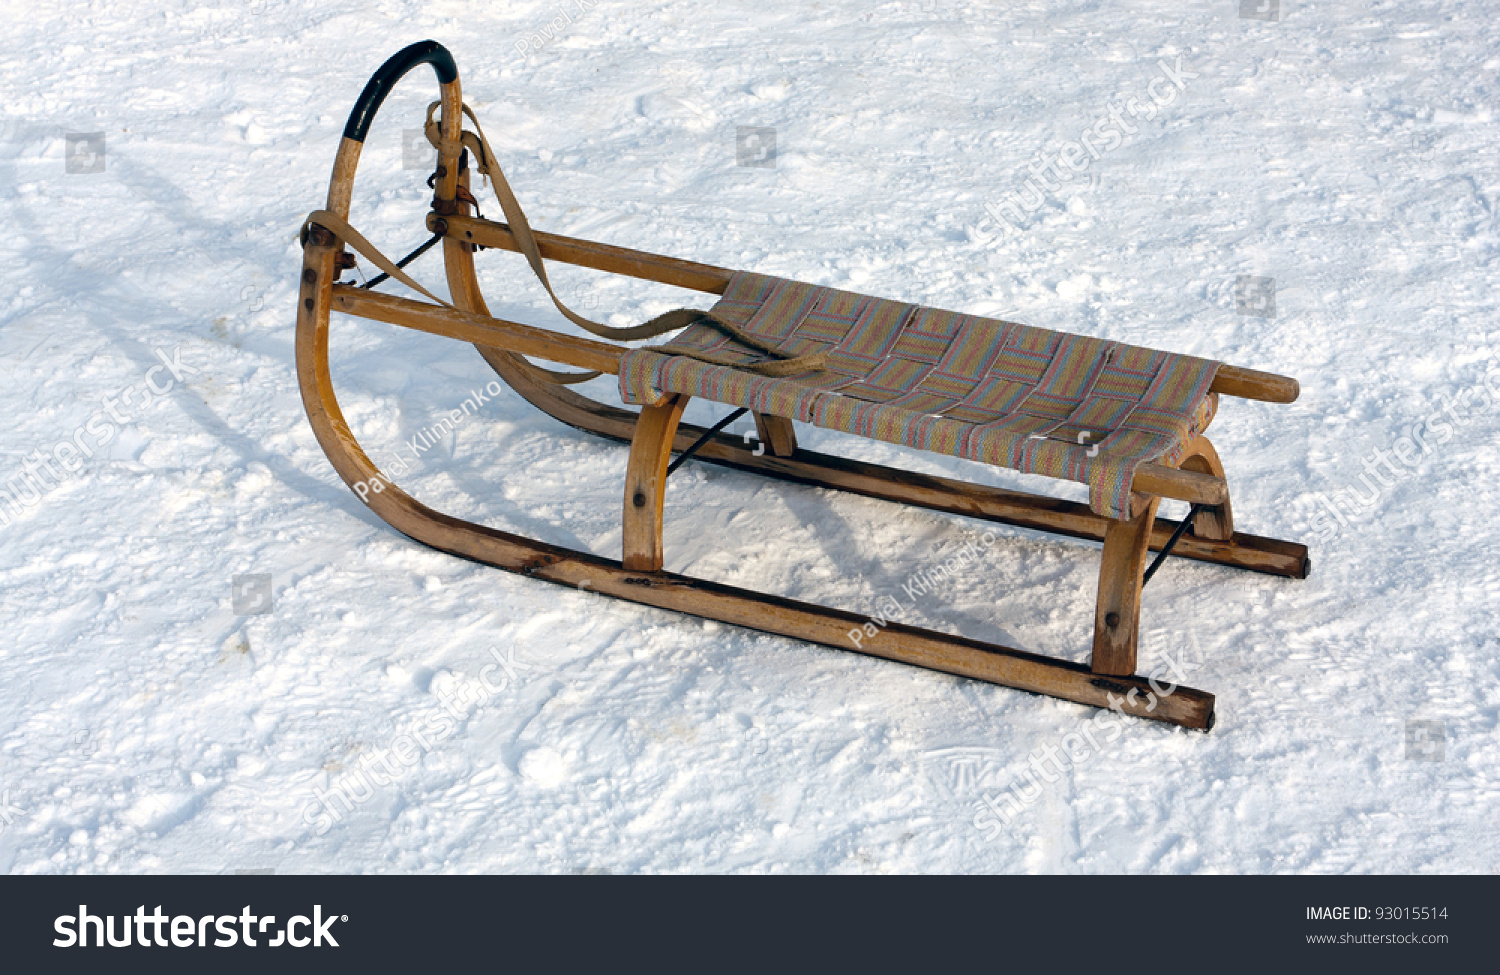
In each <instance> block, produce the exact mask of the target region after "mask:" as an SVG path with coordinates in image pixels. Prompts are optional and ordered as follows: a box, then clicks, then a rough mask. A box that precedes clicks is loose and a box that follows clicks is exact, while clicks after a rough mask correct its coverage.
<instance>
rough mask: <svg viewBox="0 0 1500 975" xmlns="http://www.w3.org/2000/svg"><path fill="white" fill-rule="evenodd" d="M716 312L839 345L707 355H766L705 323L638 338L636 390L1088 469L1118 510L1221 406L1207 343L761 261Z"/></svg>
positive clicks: (746, 324)
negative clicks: (860, 283) (1015, 317)
mask: <svg viewBox="0 0 1500 975" xmlns="http://www.w3.org/2000/svg"><path fill="white" fill-rule="evenodd" d="M712 313H713V315H714V316H716V317H718V318H720V319H721V320H723V321H727V322H730V323H732V324H734V325H737V326H739V327H740V328H742V329H744V330H745V331H747V332H749V333H751V334H752V335H754V336H755V337H757V338H760V339H762V340H764V341H765V342H767V343H769V344H770V345H772V346H774V347H776V348H779V349H782V350H784V351H786V352H789V353H793V354H797V355H801V354H805V353H810V352H824V353H825V355H826V361H827V369H826V370H824V371H821V372H814V373H808V374H805V375H801V376H792V377H781V378H772V377H767V376H760V375H756V374H753V373H750V372H747V371H744V370H743V369H738V368H735V367H734V366H729V365H717V364H714V363H709V362H703V361H700V360H698V359H694V358H691V357H690V355H691V354H692V353H711V354H712V355H713V356H714V357H715V358H721V359H722V358H727V359H729V361H731V362H734V361H739V362H742V363H743V364H745V365H750V364H753V363H756V362H761V361H764V359H765V356H764V355H763V354H762V353H759V352H756V351H753V350H751V349H749V348H747V347H746V346H744V345H741V344H740V343H738V342H736V341H735V340H733V339H732V338H730V337H729V336H728V335H726V334H725V333H724V332H723V331H722V330H720V329H717V328H715V327H713V326H712V325H709V324H698V325H693V326H690V327H689V328H687V329H685V330H683V331H682V332H681V333H679V334H678V335H677V336H675V337H674V338H673V339H672V340H671V341H670V342H667V343H665V344H664V345H661V346H656V347H651V348H641V349H633V350H631V351H630V352H627V353H626V354H625V355H624V357H623V359H622V360H621V364H620V365H621V368H620V395H621V397H622V399H624V401H625V402H627V403H632V404H641V405H656V404H659V403H661V402H662V401H663V400H664V399H665V398H666V397H667V396H668V395H669V394H672V393H687V394H690V395H692V396H699V397H703V398H705V399H709V400H713V401H714V402H718V403H725V404H728V405H732V406H743V407H748V408H750V409H752V410H755V411H757V412H760V413H765V414H770V415H774V416H781V417H786V418H789V419H792V420H801V421H803V422H806V423H812V424H815V425H817V426H820V427H826V428H828V429H831V430H842V431H844V432H846V433H853V434H857V435H859V436H863V437H869V438H873V439H876V440H884V441H886V442H889V443H895V444H903V445H906V446H910V447H916V448H918V449H921V450H930V451H934V452H937V453H943V454H951V455H953V456H957V457H965V458H968V459H970V460H977V461H982V462H984V463H987V464H994V465H997V466H1001V467H1008V468H1012V469H1014V470H1018V471H1025V472H1029V473H1036V474H1044V475H1047V476H1050V477H1057V478H1065V479H1068V480H1072V481H1080V482H1082V483H1085V484H1087V485H1088V486H1089V502H1090V505H1091V507H1092V508H1093V510H1094V511H1095V512H1097V513H1099V514H1101V515H1104V516H1106V517H1110V518H1127V517H1129V516H1130V484H1131V479H1132V477H1133V476H1134V473H1135V469H1136V467H1137V465H1139V464H1143V463H1147V462H1153V461H1154V462H1159V463H1164V464H1168V465H1171V464H1175V463H1176V462H1177V461H1178V459H1179V458H1180V456H1181V454H1182V452H1183V451H1184V450H1185V449H1186V447H1187V445H1188V444H1189V443H1190V442H1191V440H1192V439H1193V437H1194V436H1196V435H1197V434H1198V433H1199V432H1200V431H1201V430H1202V429H1204V428H1205V427H1206V426H1207V425H1208V422H1209V420H1211V419H1212V416H1213V409H1214V401H1215V398H1214V397H1211V396H1209V393H1208V391H1209V386H1210V384H1211V383H1212V382H1213V379H1214V374H1215V373H1216V372H1217V370H1218V367H1219V363H1217V362H1214V361H1211V360H1207V359H1199V358H1195V357H1193V356H1185V355H1175V354H1171V353H1166V352H1158V351H1155V350H1152V349H1145V348H1140V347H1138V346H1133V345H1126V344H1123V343H1120V342H1111V341H1107V340H1104V339H1097V338H1090V337H1087V336H1082V335H1070V334H1068V333H1065V332H1054V331H1049V330H1047V329H1041V328H1032V327H1030V326H1026V325H1019V324H1016V323H1014V322H1005V321H1000V320H997V319H993V318H980V317H977V316H974V315H964V314H960V313H958V312H951V311H941V310H938V309H933V308H923V307H920V306H917V305H912V304H907V303H904V302H899V301H891V300H888V299H882V298H871V297H868V296H866V295H859V294H854V293H852V292H848V291H839V290H836V289H833V288H823V287H818V286H816V285H810V284H804V283H802V282H798V281H790V280H787V279H785V278H776V277H769V276H767V275H762V274H752V273H749V272H739V273H737V274H735V275H734V277H733V279H732V280H731V281H730V283H729V287H728V289H727V290H726V291H725V292H724V296H723V298H722V299H721V300H720V301H719V302H718V303H717V304H715V305H714V307H713V309H712ZM673 353H679V354H673ZM680 353H689V355H683V354H680Z"/></svg>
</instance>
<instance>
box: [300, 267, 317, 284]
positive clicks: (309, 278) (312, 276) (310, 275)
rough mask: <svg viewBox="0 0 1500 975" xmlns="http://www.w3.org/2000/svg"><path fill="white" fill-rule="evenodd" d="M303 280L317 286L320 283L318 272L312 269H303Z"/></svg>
mask: <svg viewBox="0 0 1500 975" xmlns="http://www.w3.org/2000/svg"><path fill="white" fill-rule="evenodd" d="M302 280H303V281H304V282H306V283H307V284H317V283H318V272H317V271H314V270H313V269H312V268H310V267H309V268H303V269H302Z"/></svg>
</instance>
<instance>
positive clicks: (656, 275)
mask: <svg viewBox="0 0 1500 975" xmlns="http://www.w3.org/2000/svg"><path fill="white" fill-rule="evenodd" d="M439 219H444V220H447V221H448V236H449V237H453V238H455V239H457V240H465V241H468V242H470V243H473V244H482V245H483V246H485V247H496V248H499V249H501V250H508V251H515V252H516V253H518V254H519V253H520V252H521V251H520V248H519V247H518V246H516V238H515V236H514V235H512V234H511V232H510V228H509V227H507V226H506V225H505V224H503V223H496V222H495V221H493V220H484V219H481V218H479V217H462V216H453V217H442V218H439V217H438V216H437V215H436V214H429V215H428V217H427V229H428V230H430V231H432V232H433V233H436V232H437V226H436V225H437V221H438V220H439ZM532 232H533V233H534V234H535V235H536V242H537V248H538V249H539V250H541V252H542V256H543V257H544V258H546V259H547V260H549V261H562V262H563V263H564V264H576V265H578V266H579V267H588V268H593V269H594V270H596V271H609V272H610V273H612V274H624V275H626V276H628V277H632V278H641V279H642V280H645V281H656V282H659V283H661V284H672V285H676V286H677V287H679V288H688V289H690V290H692V291H701V292H703V293H705V294H711V295H721V294H723V293H724V289H725V288H727V287H729V279H730V277H731V276H733V274H734V272H733V271H731V270H730V269H729V268H725V267H714V266H713V265H712V264H699V263H697V262H695V261H683V260H678V259H677V258H675V257H663V256H662V255H660V254H648V253H647V252H645V251H638V250H631V249H630V248H629V247H616V246H614V245H613V244H600V243H596V242H594V241H591V240H580V239H578V238H576V237H563V236H561V235H560V234H549V233H546V232H544V231H540V230H533V231H532Z"/></svg>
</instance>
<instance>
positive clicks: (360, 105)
mask: <svg viewBox="0 0 1500 975" xmlns="http://www.w3.org/2000/svg"><path fill="white" fill-rule="evenodd" d="M419 64H430V65H432V70H433V71H436V72H437V79H438V83H439V84H444V85H446V84H448V83H449V82H451V81H453V80H454V79H456V78H457V77H458V66H457V65H455V64H454V63H453V55H451V54H449V53H448V49H447V48H446V47H444V46H443V45H441V44H439V43H438V42H437V41H418V42H417V43H415V44H412V45H411V46H409V47H405V48H402V49H401V50H400V51H399V52H397V53H396V54H395V55H394V56H393V57H392V58H391V59H390V60H389V61H387V62H386V63H385V64H382V65H381V66H380V69H379V70H377V71H376V72H375V74H374V75H372V76H371V77H370V83H369V84H367V85H365V90H364V91H362V92H360V94H359V101H357V102H355V103H354V111H352V112H350V113H349V124H348V125H346V126H344V138H346V139H353V140H354V141H355V142H363V141H365V136H366V135H368V134H369V133H370V123H371V122H373V121H375V113H376V112H378V111H380V103H381V102H383V101H385V96H386V95H389V94H390V93H391V89H392V88H394V87H396V82H398V81H400V80H401V79H402V78H403V77H405V75H406V73H407V72H408V71H410V70H411V69H412V68H415V67H416V66H417V65H419Z"/></svg>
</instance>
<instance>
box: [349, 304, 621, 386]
mask: <svg viewBox="0 0 1500 975" xmlns="http://www.w3.org/2000/svg"><path fill="white" fill-rule="evenodd" d="M333 310H334V311H341V312H344V313H346V314H349V315H359V316H360V317H362V318H373V319H374V320H375V321H377V322H385V323H387V324H389V325H401V326H403V327H405V328H414V329H416V330H417V331H419V332H428V333H430V334H432V335H442V336H445V337H447V338H450V339H458V340H460V341H463V342H473V343H475V344H476V345H487V346H493V347H495V348H500V349H507V350H509V351H511V352H519V353H520V354H521V355H529V356H535V357H536V358H538V359H546V360H547V361H549V362H561V363H564V364H566V365H570V366H579V367H580V368H583V369H596V370H598V371H599V372H607V373H618V372H619V371H620V355H621V354H622V353H623V352H624V350H623V349H620V348H617V347H616V346H613V345H607V344H605V343H603V342H597V341H595V340H593V339H586V338H581V337H579V336H576V335H564V334H562V333H561V332H553V331H549V330H547V329H545V328H535V327H533V326H531V325H522V324H521V323H519V322H508V321H506V320H505V319H503V318H491V317H489V316H481V315H475V314H470V313H468V312H462V311H455V310H454V309H451V308H444V307H442V306H441V305H434V304H431V303H429V302H424V301H412V300H411V299H409V298H399V297H397V296H395V295H388V294H382V293H381V292H379V291H367V290H365V289H364V288H356V287H351V286H350V285H334V288H333Z"/></svg>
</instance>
